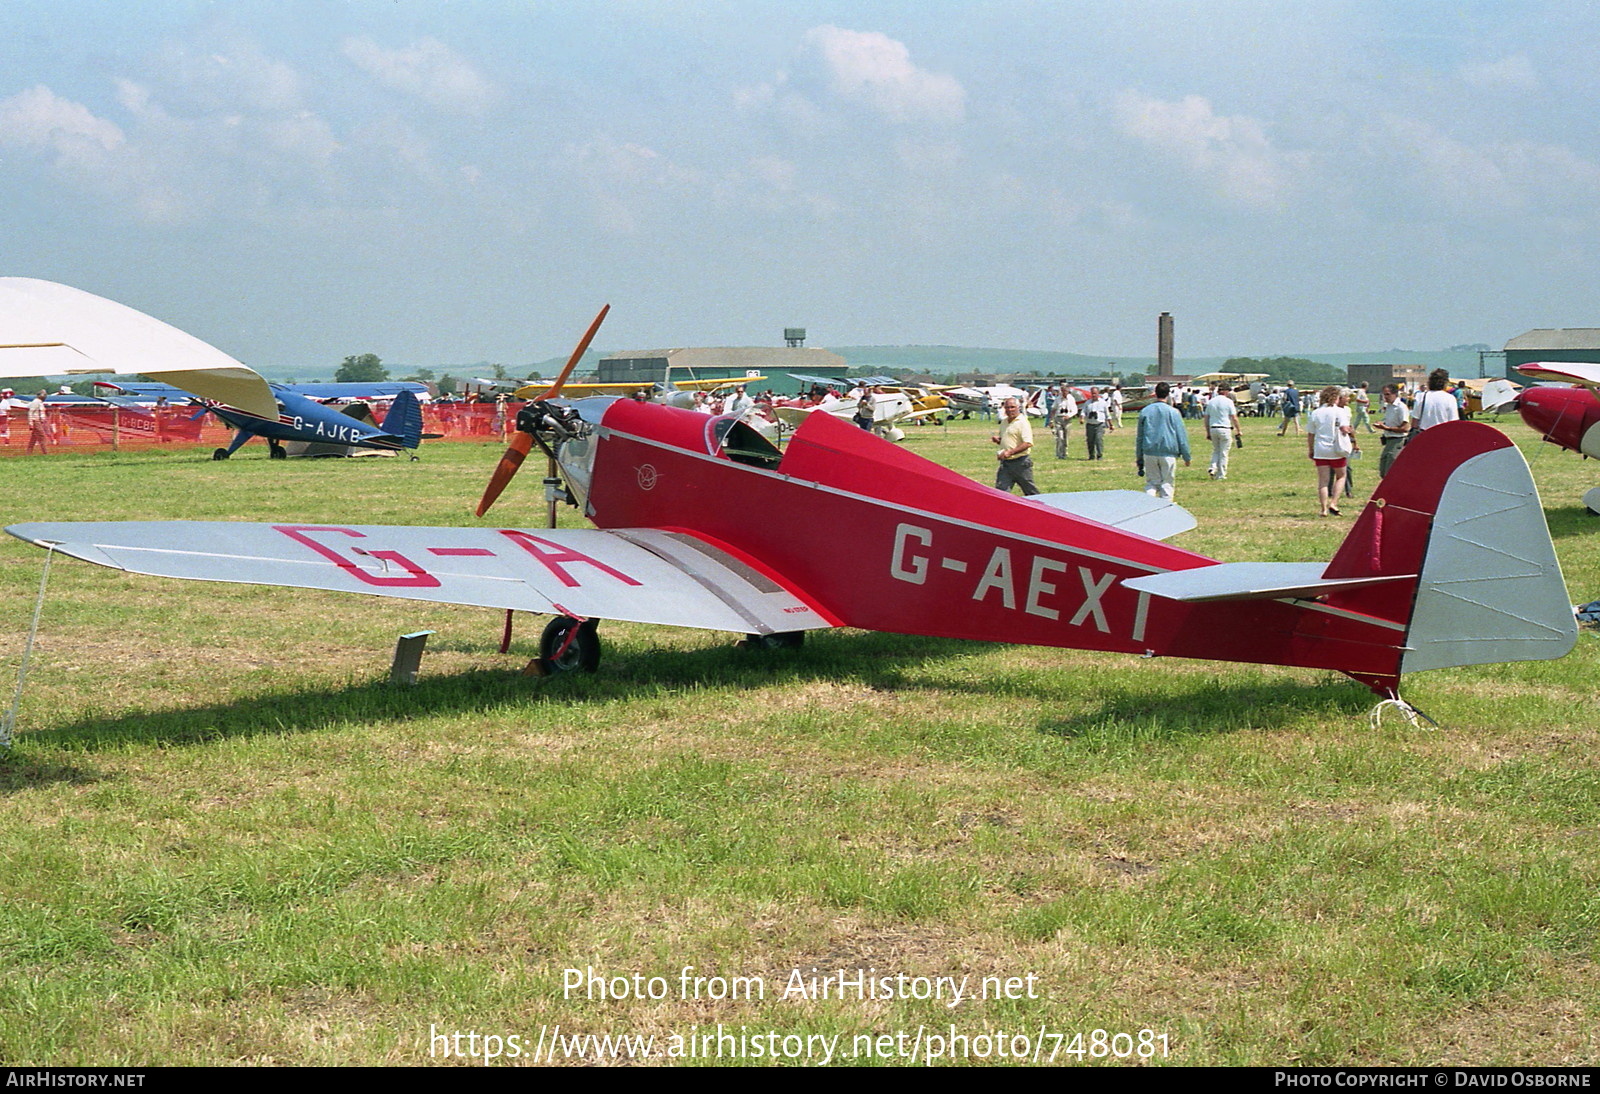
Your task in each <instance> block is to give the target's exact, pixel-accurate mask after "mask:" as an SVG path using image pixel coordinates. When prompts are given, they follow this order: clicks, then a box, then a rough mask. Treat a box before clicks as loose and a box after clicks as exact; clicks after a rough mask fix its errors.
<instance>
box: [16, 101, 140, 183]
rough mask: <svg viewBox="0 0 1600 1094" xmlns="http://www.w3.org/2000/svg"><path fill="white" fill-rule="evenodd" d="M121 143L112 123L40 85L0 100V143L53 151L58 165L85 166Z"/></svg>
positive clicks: (117, 129)
mask: <svg viewBox="0 0 1600 1094" xmlns="http://www.w3.org/2000/svg"><path fill="white" fill-rule="evenodd" d="M125 142H126V138H125V137H124V136H123V133H122V130H121V129H120V128H119V127H118V126H117V125H116V124H115V123H114V122H109V121H107V120H105V119H104V118H99V117H96V116H95V115H94V113H93V112H92V111H90V109H89V108H88V107H86V106H84V105H83V104H82V103H75V102H73V101H72V100H70V99H63V98H61V97H60V96H58V95H56V93H55V92H53V91H51V90H50V89H49V88H48V87H45V86H44V85H42V84H40V85H38V86H35V87H31V88H29V89H28V90H26V91H19V92H18V93H17V94H15V95H13V96H11V97H10V98H9V99H0V144H7V145H10V146H12V147H18V148H29V149H33V150H35V151H42V152H50V153H54V155H55V158H56V163H57V164H58V165H69V164H78V165H87V164H88V163H89V162H92V161H98V160H100V159H102V158H103V157H104V156H105V154H106V153H108V152H112V151H115V150H116V149H118V148H120V147H122V145H123V144H124V143H125Z"/></svg>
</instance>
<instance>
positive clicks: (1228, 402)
mask: <svg viewBox="0 0 1600 1094" xmlns="http://www.w3.org/2000/svg"><path fill="white" fill-rule="evenodd" d="M1205 418H1206V437H1207V438H1208V439H1209V440H1210V441H1211V467H1210V469H1209V470H1208V471H1207V472H1206V473H1207V474H1208V475H1210V476H1211V477H1212V478H1214V479H1225V478H1227V477H1228V452H1229V450H1230V449H1231V448H1233V439H1234V438H1235V437H1237V436H1238V435H1239V409H1238V407H1236V406H1234V405H1233V400H1232V399H1231V398H1229V396H1228V393H1227V392H1226V391H1218V392H1217V393H1216V394H1214V395H1212V396H1211V398H1209V399H1207V400H1206V409H1205Z"/></svg>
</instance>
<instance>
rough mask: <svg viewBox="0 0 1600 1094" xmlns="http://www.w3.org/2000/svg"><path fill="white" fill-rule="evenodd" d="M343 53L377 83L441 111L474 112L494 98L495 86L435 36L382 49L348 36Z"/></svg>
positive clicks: (371, 42) (368, 41)
mask: <svg viewBox="0 0 1600 1094" xmlns="http://www.w3.org/2000/svg"><path fill="white" fill-rule="evenodd" d="M344 55H345V56H346V57H348V58H349V59H350V60H351V61H352V62H353V63H354V64H355V65H356V67H358V68H360V69H361V70H362V71H363V72H365V73H367V74H368V75H369V76H371V77H373V78H374V79H375V80H377V81H378V82H379V83H381V84H384V85H385V86H387V87H391V88H394V89H395V90H396V91H402V92H405V93H406V94H407V95H415V96H416V97H417V98H419V99H421V100H423V101H424V102H426V103H430V104H431V105H433V106H436V107H439V108H440V109H442V110H453V111H461V112H463V113H468V114H475V113H479V112H481V111H483V110H485V109H487V108H488V107H489V106H490V105H491V104H492V103H493V102H494V99H495V91H494V89H493V88H492V87H491V86H490V84H489V82H488V81H487V80H485V79H484V78H483V76H481V75H480V74H479V73H478V71H477V69H475V68H473V67H472V65H471V64H469V63H468V62H467V60H466V59H465V58H463V57H462V56H461V55H460V54H458V53H456V52H455V50H453V49H451V48H450V47H449V46H447V45H445V44H444V43H443V42H440V41H438V40H437V39H434V38H423V39H422V40H420V41H418V42H414V43H412V44H411V45H410V46H407V47H406V48H404V49H384V48H383V47H382V46H380V45H378V44H377V43H376V42H374V41H373V40H372V39H371V38H348V39H346V40H345V42H344Z"/></svg>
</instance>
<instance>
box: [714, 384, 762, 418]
mask: <svg viewBox="0 0 1600 1094" xmlns="http://www.w3.org/2000/svg"><path fill="white" fill-rule="evenodd" d="M755 405H756V401H755V400H754V399H752V398H750V396H748V395H746V394H745V393H744V385H743V384H740V385H739V386H738V387H736V388H734V389H733V394H732V395H730V396H728V398H727V400H726V401H725V402H724V403H723V404H722V412H723V413H724V414H743V413H744V412H745V411H747V410H749V409H750V408H751V407H753V406H755Z"/></svg>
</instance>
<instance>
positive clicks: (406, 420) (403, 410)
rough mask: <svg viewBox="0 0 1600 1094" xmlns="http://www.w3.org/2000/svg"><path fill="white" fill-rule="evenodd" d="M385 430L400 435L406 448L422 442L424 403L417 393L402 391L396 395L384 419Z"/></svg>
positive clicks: (396, 435)
mask: <svg viewBox="0 0 1600 1094" xmlns="http://www.w3.org/2000/svg"><path fill="white" fill-rule="evenodd" d="M383 431H384V432H385V433H388V434H390V435H392V436H395V437H399V438H400V444H401V446H402V447H404V448H415V447H417V445H419V444H421V443H422V404H421V403H419V402H417V397H416V396H415V395H413V394H411V392H409V391H402V392H401V393H400V394H398V395H396V396H395V397H394V401H393V402H391V403H390V404H389V413H388V414H386V415H385V416H384V419H383Z"/></svg>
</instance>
